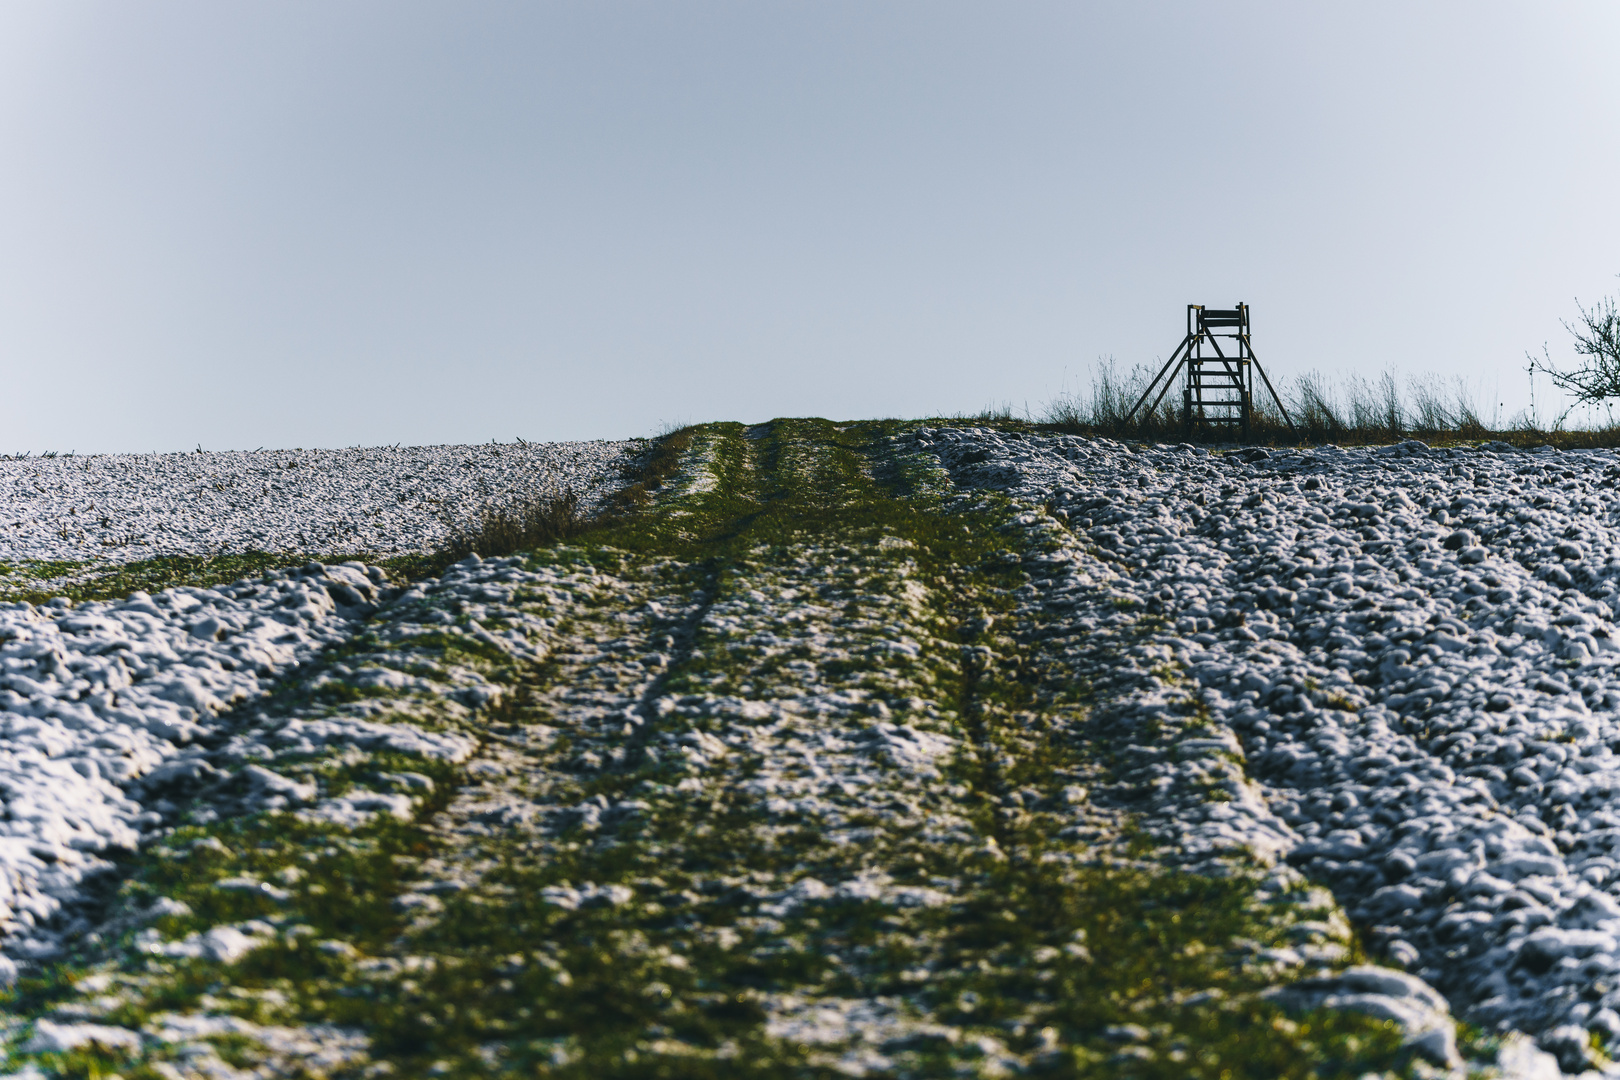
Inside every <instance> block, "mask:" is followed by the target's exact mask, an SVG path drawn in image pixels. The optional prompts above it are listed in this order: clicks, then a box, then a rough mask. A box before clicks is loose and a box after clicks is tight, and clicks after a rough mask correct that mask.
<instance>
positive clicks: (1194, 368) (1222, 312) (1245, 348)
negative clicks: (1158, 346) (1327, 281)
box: [1125, 304, 1298, 438]
mask: <svg viewBox="0 0 1620 1080" xmlns="http://www.w3.org/2000/svg"><path fill="white" fill-rule="evenodd" d="M1223 339H1225V340H1227V341H1229V342H1231V344H1230V346H1229V348H1230V349H1231V354H1230V355H1228V354H1227V351H1226V350H1225V349H1222V348H1221V341H1222V340H1223ZM1183 368H1185V369H1186V372H1187V378H1186V380H1185V382H1184V383H1183V384H1182V420H1183V423H1184V424H1185V425H1186V428H1187V434H1188V435H1189V436H1190V435H1192V434H1193V430H1194V428H1195V427H1196V426H1198V425H1200V424H1202V425H1204V426H1206V427H1209V428H1225V429H1227V430H1228V431H1233V429H1236V430H1235V431H1233V433H1234V434H1241V435H1242V436H1243V437H1244V438H1247V437H1248V434H1249V421H1250V417H1251V415H1252V414H1253V412H1254V375H1255V372H1259V373H1260V381H1261V382H1262V383H1264V384H1265V387H1266V391H1267V392H1268V393H1270V394H1271V400H1272V401H1274V402H1276V405H1277V411H1278V412H1280V413H1282V418H1283V422H1284V423H1286V424H1287V425H1288V430H1289V432H1290V433H1293V434H1296V435H1297V434H1298V432H1295V431H1294V421H1293V420H1292V419H1290V418H1289V416H1288V410H1287V409H1286V408H1284V407H1283V403H1282V399H1281V398H1280V397H1278V396H1277V391H1276V390H1275V389H1273V388H1272V385H1271V380H1270V379H1268V378H1266V372H1265V369H1264V368H1262V367H1261V366H1260V362H1259V361H1258V360H1256V359H1255V357H1254V346H1253V345H1252V344H1250V342H1249V305H1248V304H1239V305H1238V306H1237V307H1235V308H1206V307H1204V305H1202V304H1188V305H1187V336H1186V337H1184V338H1182V339H1181V344H1180V345H1177V346H1176V351H1175V352H1173V353H1171V354H1170V359H1169V360H1167V361H1165V365H1164V367H1162V368H1160V369H1159V373H1158V374H1157V375H1155V376H1154V377H1153V381H1152V382H1151V383H1149V384H1148V388H1147V389H1146V390H1145V391H1143V393H1142V396H1141V398H1139V399H1138V400H1137V402H1136V404H1135V405H1134V406H1133V407H1132V408H1131V411H1130V412H1128V413H1126V414H1125V422H1126V423H1127V424H1129V423H1131V422H1132V421H1133V420H1135V419H1136V416H1137V414H1138V413H1139V412H1140V413H1141V415H1142V416H1143V417H1144V418H1146V417H1148V416H1151V415H1153V411H1154V410H1155V409H1157V408H1158V407H1159V402H1161V401H1163V400H1164V395H1165V394H1167V393H1169V392H1170V387H1171V386H1172V385H1174V384H1175V381H1176V375H1177V373H1178V372H1180V371H1181V370H1182V369H1183ZM1161 384H1162V385H1161ZM1155 391H1157V394H1155ZM1149 397H1152V398H1153V404H1152V405H1149V406H1148V408H1147V411H1146V412H1143V411H1142V405H1143V403H1144V402H1146V401H1147V399H1148V398H1149Z"/></svg>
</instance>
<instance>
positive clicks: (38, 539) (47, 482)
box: [0, 440, 646, 562]
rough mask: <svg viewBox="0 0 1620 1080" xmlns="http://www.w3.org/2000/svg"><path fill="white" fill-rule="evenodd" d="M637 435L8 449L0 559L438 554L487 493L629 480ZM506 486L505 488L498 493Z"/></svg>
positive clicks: (590, 491) (552, 491) (591, 499)
mask: <svg viewBox="0 0 1620 1080" xmlns="http://www.w3.org/2000/svg"><path fill="white" fill-rule="evenodd" d="M645 446H646V444H645V442H643V441H642V440H627V441H621V442H582V443H529V442H519V443H516V444H511V443H489V444H486V445H482V446H412V447H405V448H403V449H401V448H397V447H381V448H372V449H361V448H358V447H357V448H354V449H348V450H265V451H254V452H251V453H241V452H196V453H189V454H98V455H94V456H90V457H49V458H5V457H0V560H10V561H15V560H19V559H50V560H76V561H84V560H101V559H112V560H115V561H117V562H130V561H134V560H137V559H148V558H152V557H154V556H158V555H175V554H214V553H217V552H220V551H227V552H236V551H247V550H257V551H272V552H274V551H305V552H320V553H322V554H325V555H367V554H369V555H392V554H397V553H402V552H415V551H431V550H435V549H436V548H439V547H442V546H443V545H444V543H445V542H446V541H447V540H448V539H449V538H450V533H451V523H452V522H454V523H456V524H459V525H462V526H465V525H467V524H468V523H469V522H471V521H472V520H473V519H474V518H475V517H476V516H477V513H478V511H479V509H480V508H481V507H482V506H483V505H484V504H485V503H486V502H492V501H493V502H497V503H501V504H504V503H506V502H508V501H512V500H517V499H520V498H525V497H539V498H547V497H552V496H556V495H560V494H562V492H564V491H565V490H570V489H572V490H573V491H574V492H575V494H577V495H579V496H580V498H581V501H582V502H583V503H585V504H586V505H592V504H594V503H595V502H596V500H597V498H598V497H599V496H600V495H601V494H602V493H603V492H604V491H606V490H612V489H614V488H616V487H618V486H619V485H620V484H621V483H622V479H621V478H622V473H623V470H624V468H625V466H626V464H627V463H628V461H629V459H630V458H632V457H633V456H634V455H635V454H637V453H639V452H640V451H641V450H642V449H644V448H645ZM497 496H498V497H497Z"/></svg>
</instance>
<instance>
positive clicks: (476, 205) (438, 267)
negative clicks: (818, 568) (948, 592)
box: [0, 0, 1620, 453]
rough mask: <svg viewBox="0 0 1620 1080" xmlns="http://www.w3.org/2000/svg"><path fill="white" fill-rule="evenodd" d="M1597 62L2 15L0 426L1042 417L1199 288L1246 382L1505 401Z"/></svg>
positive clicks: (1339, 28)
mask: <svg viewBox="0 0 1620 1080" xmlns="http://www.w3.org/2000/svg"><path fill="white" fill-rule="evenodd" d="M1617 47H1620V5H1616V4H1613V3H1609V2H1603V3H1597V2H1587V3H1580V2H1572V3H1559V4H1531V3H1520V4H1502V3H1479V2H1468V3H1460V2H1457V3H1420V4H1413V3H1409V2H1407V3H1359V4H1354V5H1349V4H1346V5H1325V4H1298V3H1282V2H1276V3H1230V4H1215V3H1196V4H1194V3H1187V4H1154V3H1114V4H1079V3H1073V2H1066V3H1012V4H990V3H982V2H981V3H974V4H963V3H951V2H939V0H930V2H928V3H873V2H870V0H862V2H859V3H840V2H827V0H818V2H816V3H793V2H781V3H757V2H751V3H740V2H739V3H729V2H707V3H706V2H701V0H692V2H682V3H677V4H672V3H667V2H658V3H636V2H614V3H523V4H516V3H514V4H492V3H476V2H473V3H455V4H451V3H439V4H421V3H411V2H398V0H390V2H388V3H372V2H346V3H332V2H330V0H322V2H320V3H308V2H297V0H292V2H289V0H277V2H275V3H231V4H218V3H170V2H163V0H154V2H147V3H141V4H128V3H112V2H107V3H98V2H77V3H76V2H67V3H64V2H61V0H50V2H43V3H33V2H26V0H22V2H20V0H10V2H8V3H7V4H6V5H4V6H3V7H0V145H3V146H4V148H5V149H4V152H3V154H0V162H3V164H0V370H3V372H4V383H3V385H4V394H5V399H6V400H5V406H4V415H5V419H4V422H3V434H0V451H6V452H11V451H17V450H23V449H29V450H33V451H36V452H37V451H40V450H45V449H57V450H69V449H75V450H78V451H79V452H81V453H84V452H90V451H108V450H161V449H182V448H190V447H192V446H195V445H197V444H199V443H200V444H201V445H203V446H204V447H206V448H210V449H224V448H245V449H253V448H254V447H257V446H260V445H267V446H316V445H321V446H344V445H354V444H367V445H371V444H382V443H388V444H392V443H395V442H405V443H407V444H420V443H437V442H459V441H487V440H489V439H491V438H498V439H501V440H510V439H511V438H512V437H514V436H519V435H521V436H523V437H524V438H528V439H575V438H589V437H598V436H625V435H636V434H647V433H650V432H652V431H654V430H656V429H657V428H658V427H659V425H660V424H661V423H672V422H678V421H688V420H704V419H739V420H749V421H754V420H762V419H767V418H769V417H772V416H778V415H812V414H814V415H825V416H832V417H838V418H855V417H868V416H892V415H901V416H920V415H928V414H939V413H948V412H955V411H971V410H976V409H978V408H980V407H982V406H985V405H986V404H989V403H991V402H1000V401H1010V402H1012V403H1013V404H1014V405H1015V406H1017V407H1019V408H1022V407H1023V406H1024V404H1025V403H1026V402H1027V403H1028V404H1029V406H1030V408H1032V409H1034V410H1037V411H1038V410H1039V408H1040V406H1041V404H1042V403H1043V402H1045V401H1046V400H1048V399H1050V398H1051V397H1053V396H1054V395H1056V394H1058V393H1060V392H1062V391H1063V390H1065V389H1082V388H1084V387H1085V386H1086V385H1087V383H1088V379H1089V374H1088V369H1089V367H1090V365H1092V364H1093V363H1094V362H1095V361H1096V360H1097V359H1098V358H1099V357H1102V356H1109V355H1111V356H1114V357H1116V358H1117V359H1118V361H1119V362H1120V363H1121V364H1122V365H1125V366H1129V365H1130V364H1131V363H1136V362H1142V363H1152V362H1153V361H1154V360H1155V359H1156V358H1159V357H1162V356H1164V355H1166V354H1167V353H1168V352H1169V351H1170V349H1171V348H1172V347H1173V346H1174V345H1175V343H1176V341H1177V340H1178V338H1179V335H1180V332H1181V326H1182V321H1183V306H1184V305H1185V304H1187V303H1189V302H1199V303H1208V304H1214V305H1223V306H1224V305H1226V304H1230V303H1232V302H1235V301H1238V300H1243V301H1247V302H1248V303H1249V304H1250V305H1251V306H1252V308H1253V311H1254V329H1255V346H1256V349H1257V351H1258V352H1259V355H1260V357H1261V359H1262V360H1263V361H1265V362H1267V363H1268V366H1269V367H1270V368H1271V370H1272V372H1273V374H1274V375H1280V376H1285V377H1287V376H1293V375H1296V374H1299V373H1301V372H1304V371H1309V370H1313V369H1314V370H1320V371H1323V372H1325V373H1328V374H1329V375H1339V374H1343V373H1359V374H1362V375H1366V376H1369V377H1373V376H1376V375H1377V374H1378V373H1379V372H1380V371H1382V370H1384V369H1385V368H1389V369H1392V370H1394V371H1396V372H1397V373H1398V374H1400V375H1401V376H1402V377H1403V378H1404V377H1405V376H1407V375H1412V374H1419V375H1422V374H1432V375H1434V376H1437V377H1440V378H1444V379H1452V378H1455V377H1459V376H1460V377H1464V378H1466V379H1468V380H1470V381H1471V383H1472V385H1473V386H1474V387H1475V389H1476V393H1477V394H1478V396H1479V398H1480V401H1481V403H1482V404H1486V405H1488V406H1489V405H1494V404H1496V403H1498V402H1501V403H1505V406H1506V412H1509V413H1511V412H1514V411H1516V410H1518V409H1521V408H1523V407H1524V406H1525V405H1526V404H1527V399H1528V392H1529V384H1528V381H1527V378H1526V376H1525V372H1524V366H1525V360H1524V353H1525V352H1526V350H1536V351H1539V350H1540V347H1541V345H1542V343H1543V342H1544V341H1545V342H1548V343H1549V344H1550V346H1551V349H1552V353H1553V356H1554V358H1555V359H1558V358H1567V357H1568V356H1569V349H1568V344H1567V341H1568V339H1567V335H1566V334H1565V333H1564V331H1563V329H1562V328H1561V327H1560V325H1559V320H1560V319H1561V318H1572V317H1573V316H1574V315H1575V313H1576V312H1575V304H1574V300H1575V298H1576V297H1580V298H1581V299H1582V300H1584V301H1587V302H1588V303H1590V302H1591V301H1593V300H1596V299H1598V298H1600V297H1602V296H1604V295H1612V294H1614V293H1616V292H1617V291H1620V280H1617V279H1616V277H1615V275H1616V274H1617V273H1620V198H1617V196H1616V193H1617V192H1620V63H1616V62H1615V56H1616V55H1617V52H1616V50H1617ZM1547 390H1548V388H1547V387H1546V385H1545V383H1544V382H1543V385H1542V387H1541V388H1540V391H1539V392H1540V393H1541V394H1542V395H1543V396H1544V398H1545V395H1546V394H1547ZM1542 404H1543V408H1544V409H1545V400H1543V403H1542Z"/></svg>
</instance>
